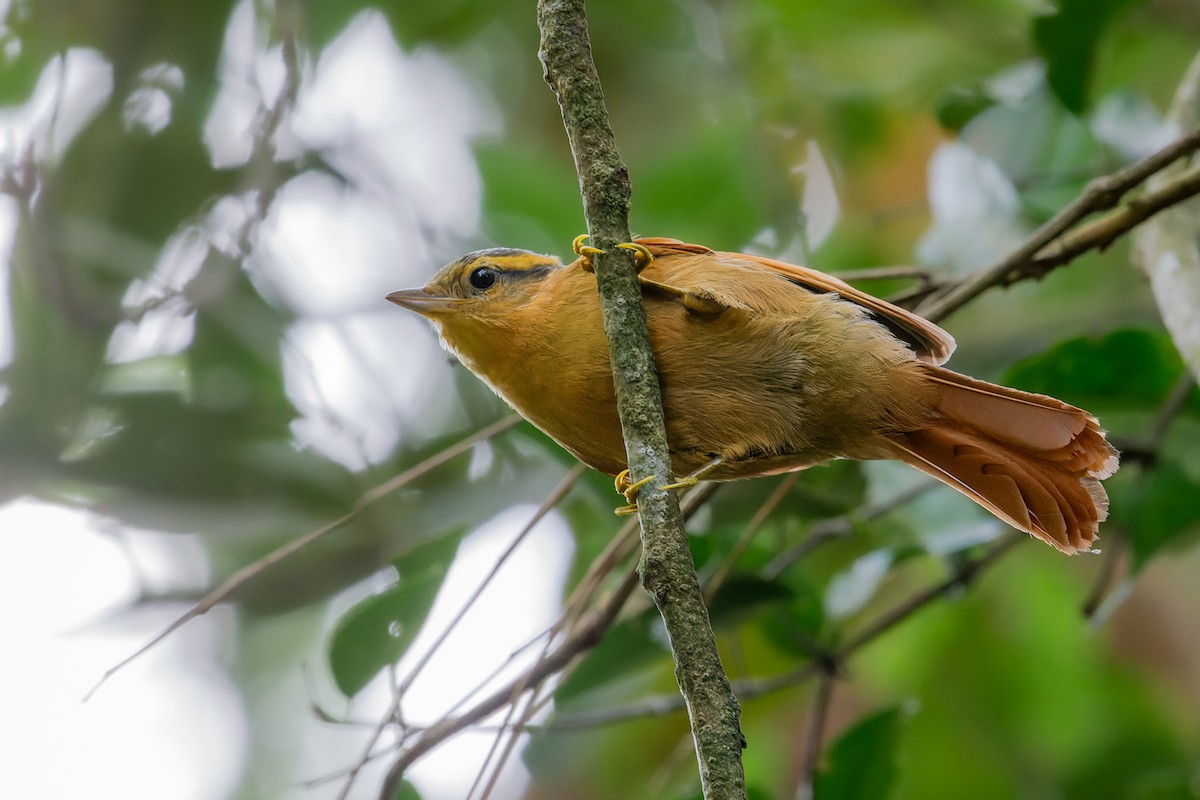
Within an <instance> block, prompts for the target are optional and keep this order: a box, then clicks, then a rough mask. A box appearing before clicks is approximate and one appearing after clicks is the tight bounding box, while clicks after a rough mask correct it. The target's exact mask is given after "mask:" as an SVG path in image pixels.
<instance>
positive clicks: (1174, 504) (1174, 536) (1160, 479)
mask: <svg viewBox="0 0 1200 800" xmlns="http://www.w3.org/2000/svg"><path fill="white" fill-rule="evenodd" d="M1110 488H1111V489H1112V492H1111V493H1112V506H1111V508H1112V517H1113V520H1114V521H1115V522H1118V523H1119V524H1120V525H1121V527H1122V528H1124V529H1125V531H1126V532H1127V533H1128V535H1129V542H1130V545H1131V547H1132V549H1133V563H1134V567H1135V568H1136V569H1140V568H1141V567H1143V566H1145V564H1146V562H1148V561H1149V560H1150V559H1151V558H1152V557H1153V556H1154V555H1155V554H1156V553H1158V552H1159V551H1160V550H1162V549H1163V548H1165V547H1168V546H1170V545H1173V544H1178V543H1180V542H1183V541H1185V540H1187V539H1189V538H1194V537H1195V535H1196V534H1197V533H1200V503H1197V502H1196V501H1195V498H1198V497H1200V483H1197V482H1196V481H1195V480H1193V479H1192V478H1191V477H1190V476H1189V475H1187V474H1186V473H1185V472H1184V471H1183V470H1182V469H1181V468H1180V467H1179V465H1177V464H1175V463H1174V462H1172V461H1161V462H1159V463H1158V464H1157V465H1156V466H1155V467H1154V469H1152V470H1150V471H1148V472H1145V473H1143V474H1140V475H1136V476H1135V477H1133V478H1132V479H1131V480H1130V479H1127V480H1125V481H1121V482H1113V484H1112V485H1111V487H1110Z"/></svg>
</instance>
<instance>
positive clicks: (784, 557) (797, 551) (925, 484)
mask: <svg viewBox="0 0 1200 800" xmlns="http://www.w3.org/2000/svg"><path fill="white" fill-rule="evenodd" d="M941 485H942V484H941V483H939V482H938V481H932V480H929V481H922V482H921V483H918V484H916V485H915V486H912V487H911V488H909V489H906V490H904V491H903V492H899V493H897V494H896V495H894V496H892V497H889V498H887V499H886V500H882V501H880V502H878V503H875V504H873V505H869V506H867V507H866V508H864V509H862V510H860V511H857V512H852V513H849V514H843V515H842V516H840V517H833V518H832V519H826V520H821V521H820V522H817V523H815V524H814V525H813V526H812V530H811V531H810V532H809V534H808V536H806V537H805V538H804V539H803V540H802V541H800V542H798V543H797V544H796V545H795V546H794V547H791V548H789V549H787V550H785V551H784V552H782V553H780V554H779V555H777V556H775V558H773V559H771V561H770V563H768V564H767V566H766V567H764V568H763V577H764V578H766V579H768V580H770V579H772V578H775V577H777V576H778V575H779V574H780V573H781V572H783V571H784V570H785V569H787V568H788V567H790V566H791V565H792V564H795V563H796V562H797V561H799V560H800V559H802V558H804V557H805V556H807V555H808V554H809V553H811V552H812V551H813V550H816V549H817V548H818V547H820V546H821V545H822V544H825V543H826V542H830V541H833V540H834V539H840V538H842V537H843V536H848V535H849V534H850V533H851V532H853V531H854V526H855V525H861V524H862V523H864V522H869V521H870V520H873V519H876V518H878V517H882V516H884V515H886V514H890V513H891V512H893V511H895V510H896V509H897V508H900V507H901V506H905V505H908V504H909V503H911V502H912V501H913V500H916V499H917V498H918V497H920V496H921V495H923V494H925V493H926V492H928V491H929V490H931V489H934V488H936V487H938V486H941Z"/></svg>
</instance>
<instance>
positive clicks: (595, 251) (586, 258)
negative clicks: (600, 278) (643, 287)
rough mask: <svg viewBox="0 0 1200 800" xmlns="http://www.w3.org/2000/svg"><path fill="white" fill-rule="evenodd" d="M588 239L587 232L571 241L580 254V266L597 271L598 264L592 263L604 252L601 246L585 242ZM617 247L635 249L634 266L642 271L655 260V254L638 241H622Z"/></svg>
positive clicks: (589, 270) (572, 246)
mask: <svg viewBox="0 0 1200 800" xmlns="http://www.w3.org/2000/svg"><path fill="white" fill-rule="evenodd" d="M587 240H588V235H587V234H586V233H583V234H580V235H579V236H576V237H575V241H573V242H571V249H572V250H574V251H575V255H577V256H579V258H580V261H579V266H581V267H583V268H584V269H585V270H587V271H588V272H595V271H596V265H595V264H594V263H592V259H593V258H595V257H596V256H598V255H601V254H603V253H604V251H603V250H601V249H600V248H599V247H592V246H591V245H587V244H584V242H586V241H587ZM617 247H620V248H621V249H622V250H631V251H633V268H634V269H635V270H637V271H638V272H641V271H642V270H644V269H645V268H646V267H648V266H649V265H650V262H651V261H653V260H654V254H653V253H651V252H650V251H649V250H648V249H647V248H646V246H645V245H641V244H638V243H637V242H621V243H620V244H619V245H617Z"/></svg>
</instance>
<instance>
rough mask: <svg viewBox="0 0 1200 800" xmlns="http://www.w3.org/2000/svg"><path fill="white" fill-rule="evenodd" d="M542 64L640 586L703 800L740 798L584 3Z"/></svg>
mask: <svg viewBox="0 0 1200 800" xmlns="http://www.w3.org/2000/svg"><path fill="white" fill-rule="evenodd" d="M538 28H539V30H540V32H541V48H540V52H539V55H540V57H541V60H542V64H543V66H544V68H545V78H546V82H547V83H548V84H550V88H551V89H553V90H554V93H555V95H556V96H557V97H558V103H559V106H560V107H561V108H562V115H563V124H564V126H565V127H566V130H567V136H568V138H569V140H570V143H571V152H572V153H573V154H574V157H575V167H576V171H577V172H578V173H579V185H580V193H581V194H582V196H583V204H584V214H585V216H586V217H587V223H588V232H589V233H590V235H591V239H592V244H593V245H595V246H596V247H600V248H602V249H605V250H607V251H609V252H607V253H606V254H604V255H601V256H599V257H598V258H597V259H596V282H597V285H598V288H599V292H600V305H601V308H602V310H603V315H604V330H605V333H606V334H607V336H608V340H609V356H610V359H611V361H612V371H613V378H614V382H615V387H616V395H617V411H618V414H619V415H620V418H621V428H622V431H623V432H624V436H625V451H626V456H627V461H628V465H629V470H630V472H631V474H632V475H634V476H635V477H636V478H644V477H648V476H653V479H652V480H651V481H650V483H649V484H648V485H647V486H646V487H645V488H644V489H643V491H642V492H641V494H640V495H639V496H638V505H639V507H640V512H639V518H640V521H641V526H642V560H641V564H640V572H641V577H642V586H643V587H644V588H645V589H646V591H647V592H648V593H649V594H650V595H651V597H653V598H654V602H655V604H656V605H657V606H658V609H659V612H660V613H661V614H662V617H663V622H664V623H665V624H666V629H667V634H668V635H669V637H670V640H671V649H672V652H673V654H674V657H675V664H676V670H675V675H676V679H677V680H678V681H679V687H680V690H681V691H682V692H683V696H684V699H685V701H686V703H687V707H688V713H689V717H690V719H691V723H692V735H693V738H694V740H695V744H696V752H697V758H698V760H699V765H700V779H701V784H702V785H703V787H704V797H705V798H706V800H707V799H709V798H744V797H745V791H746V790H745V778H744V776H743V772H742V762H741V749H742V747H743V746H744V740H743V739H742V735H741V729H740V726H739V721H738V716H739V710H738V705H737V700H736V699H735V698H734V696H733V690H732V688H731V687H730V685H729V679H728V678H727V677H726V675H725V672H724V670H723V669H722V667H721V661H720V656H719V655H718V653H717V647H716V641H715V638H714V636H713V632H712V626H711V624H710V623H709V619H708V611H707V609H706V608H705V606H704V599H703V596H702V595H701V593H700V584H699V581H698V580H697V578H696V571H695V566H694V564H693V562H692V554H691V550H690V549H689V548H688V543H687V538H686V535H685V534H684V531H683V523H682V519H681V517H680V512H679V503H678V501H677V500H676V498H675V496H674V495H673V494H671V493H670V492H664V491H662V486H663V484H665V483H666V482H667V481H669V480H670V479H671V476H672V472H671V463H670V454H669V451H668V449H667V440H666V428H665V425H664V421H663V412H662V398H661V394H660V390H659V384H658V374H657V372H656V370H655V367H654V357H653V354H652V352H651V350H650V337H649V334H648V331H647V328H646V314H645V309H644V308H643V307H642V301H641V288H640V287H639V285H638V282H637V276H636V273H635V272H634V265H633V259H632V257H631V256H630V254H629V253H627V252H626V251H623V250H620V249H615V248H613V245H615V244H617V243H619V242H625V241H629V239H630V234H629V198H630V184H629V173H628V170H627V169H626V167H625V165H624V164H623V163H622V161H621V158H620V154H619V153H618V152H617V146H616V140H615V138H614V136H613V133H612V128H611V127H610V125H609V122H608V111H607V109H606V108H605V105H604V94H603V92H602V90H601V86H600V79H599V76H598V75H597V74H596V67H595V64H594V63H593V62H592V53H591V43H590V41H589V39H588V30H587V18H586V16H585V14H584V6H583V0H539V2H538Z"/></svg>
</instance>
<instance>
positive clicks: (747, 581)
mask: <svg viewBox="0 0 1200 800" xmlns="http://www.w3.org/2000/svg"><path fill="white" fill-rule="evenodd" d="M793 599H794V594H793V593H792V590H791V589H790V588H788V587H787V586H785V585H784V584H783V583H782V582H781V581H778V580H764V579H763V578H759V577H758V576H756V575H746V574H740V575H738V574H735V575H731V576H730V577H729V578H728V579H727V580H726V581H725V582H724V583H723V584H721V588H720V589H718V590H717V593H716V595H714V596H713V599H712V602H710V603H709V604H708V613H709V616H710V617H711V619H712V624H713V627H714V628H723V627H724V628H727V627H732V626H734V625H737V624H738V623H739V622H743V621H745V620H746V619H749V618H751V617H754V616H757V615H758V614H760V613H762V612H763V611H764V610H766V609H769V608H776V607H781V606H785V605H787V604H789V603H790V602H791V601H792V600H793Z"/></svg>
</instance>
